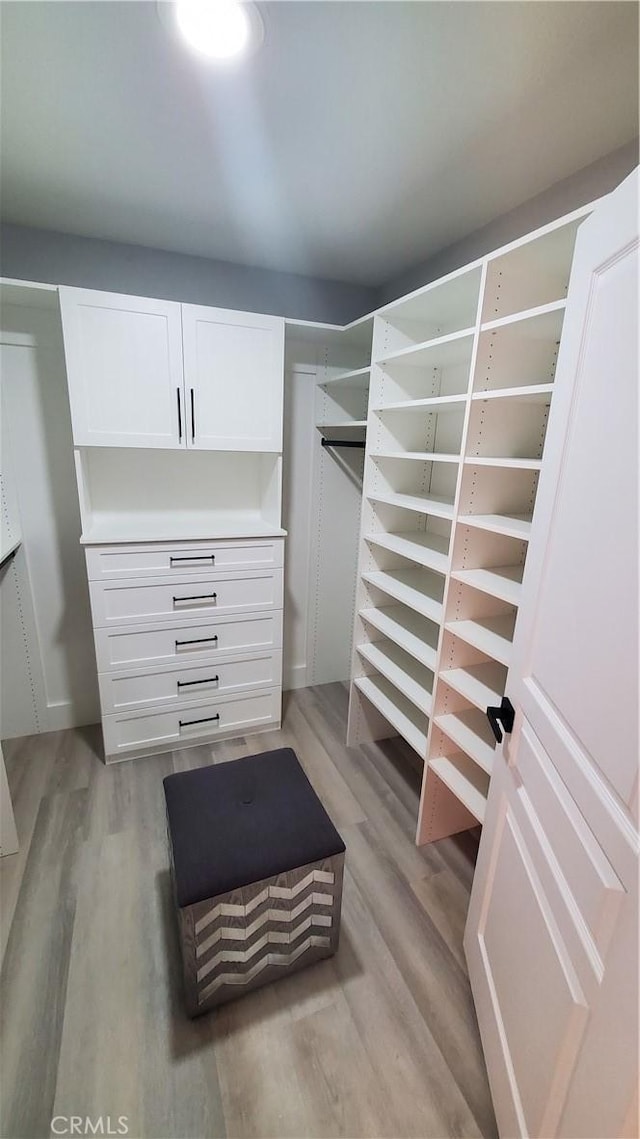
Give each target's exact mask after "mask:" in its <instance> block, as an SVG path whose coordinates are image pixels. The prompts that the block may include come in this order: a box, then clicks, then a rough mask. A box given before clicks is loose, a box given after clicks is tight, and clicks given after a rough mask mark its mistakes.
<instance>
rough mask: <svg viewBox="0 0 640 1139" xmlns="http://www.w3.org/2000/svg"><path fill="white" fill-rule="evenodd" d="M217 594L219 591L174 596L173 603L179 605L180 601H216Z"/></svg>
mask: <svg viewBox="0 0 640 1139" xmlns="http://www.w3.org/2000/svg"><path fill="white" fill-rule="evenodd" d="M217 596H218V594H217V593H196V594H192V595H191V597H174V599H173V604H174V605H177V603H178V601H215V600H216V599H217Z"/></svg>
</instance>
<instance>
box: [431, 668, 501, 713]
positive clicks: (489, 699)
mask: <svg viewBox="0 0 640 1139" xmlns="http://www.w3.org/2000/svg"><path fill="white" fill-rule="evenodd" d="M440 677H441V679H442V680H444V682H445V684H448V685H449V687H450V688H453V689H454V691H455V692H459V694H460V695H461V696H464V698H465V699H466V700H468V701H469V703H470V704H473V705H474V707H476V708H479V709H480V711H481V712H486V710H487V708H488V707H489V705H496V704H499V703H500V701H501V700H502V697H503V695H504V686H505V683H506V679H507V670H506V666H505V665H502V664H498V663H497V662H496V661H485V662H484V664H468V665H465V666H464V667H462V668H447V669H445V670H444V671H443V672H441V673H440Z"/></svg>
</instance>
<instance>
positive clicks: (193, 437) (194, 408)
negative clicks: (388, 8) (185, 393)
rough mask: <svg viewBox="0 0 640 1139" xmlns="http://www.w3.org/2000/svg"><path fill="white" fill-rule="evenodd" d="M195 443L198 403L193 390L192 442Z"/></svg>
mask: <svg viewBox="0 0 640 1139" xmlns="http://www.w3.org/2000/svg"><path fill="white" fill-rule="evenodd" d="M195 441H196V401H195V396H194V394H193V388H191V442H192V443H195Z"/></svg>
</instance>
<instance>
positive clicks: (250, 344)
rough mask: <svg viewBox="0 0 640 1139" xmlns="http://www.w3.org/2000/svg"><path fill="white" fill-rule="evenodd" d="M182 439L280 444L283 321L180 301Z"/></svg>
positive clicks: (206, 443)
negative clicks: (184, 433) (184, 426)
mask: <svg viewBox="0 0 640 1139" xmlns="http://www.w3.org/2000/svg"><path fill="white" fill-rule="evenodd" d="M182 336H183V346H184V383H185V395H186V402H187V445H188V446H190V447H199V448H204V449H214V450H222V451H281V450H282V386H283V361H284V321H283V320H282V319H281V318H279V317H274V316H259V315H256V314H254V313H246V312H231V311H229V310H227V309H216V308H203V307H202V306H200V305H183V306H182Z"/></svg>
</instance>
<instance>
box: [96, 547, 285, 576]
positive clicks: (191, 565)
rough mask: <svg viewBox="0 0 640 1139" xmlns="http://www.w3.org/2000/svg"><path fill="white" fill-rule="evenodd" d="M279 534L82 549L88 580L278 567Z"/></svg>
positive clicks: (280, 559)
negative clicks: (212, 540)
mask: <svg viewBox="0 0 640 1139" xmlns="http://www.w3.org/2000/svg"><path fill="white" fill-rule="evenodd" d="M283 547H284V543H283V540H282V538H279V539H278V538H274V539H269V540H260V539H252V540H244V539H243V540H238V541H236V542H232V541H229V542H226V541H225V542H183V543H176V542H160V543H156V542H145V543H143V544H140V545H128V544H123V545H118V546H92V547H90V548H88V549H86V550H85V554H86V559H87V576H88V578H89V580H90V581H100V580H101V579H105V578H106V579H108V580H112V579H116V580H124V579H130V578H136V577H165V576H167V577H171V578H178V577H184V576H187V575H189V576H196V577H197V576H198V575H199V574H202V573H203V572H205V571H206V572H209V571H214V572H217V571H218V570H220V571H222V572H223V573H224V572H229V571H230V570H233V571H234V573H235V572H236V571H242V570H251V569H256V570H259V569H281V568H282V565H283V553H284V550H283Z"/></svg>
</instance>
